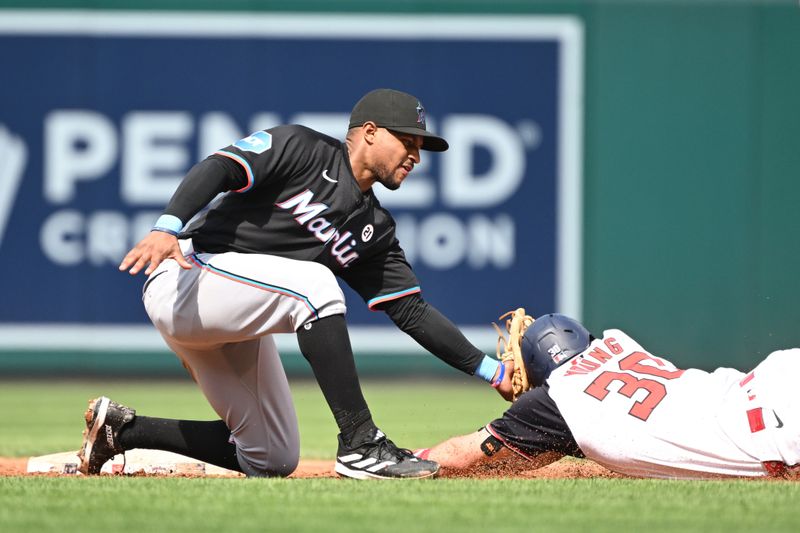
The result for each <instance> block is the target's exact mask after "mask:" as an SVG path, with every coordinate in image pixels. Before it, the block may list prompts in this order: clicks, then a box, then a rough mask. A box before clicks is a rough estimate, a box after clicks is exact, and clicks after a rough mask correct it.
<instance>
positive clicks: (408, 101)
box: [349, 89, 449, 152]
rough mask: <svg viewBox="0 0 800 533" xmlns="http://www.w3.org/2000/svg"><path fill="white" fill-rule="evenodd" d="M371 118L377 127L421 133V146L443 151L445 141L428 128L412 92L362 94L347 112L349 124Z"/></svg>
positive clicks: (355, 123)
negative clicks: (351, 109)
mask: <svg viewBox="0 0 800 533" xmlns="http://www.w3.org/2000/svg"><path fill="white" fill-rule="evenodd" d="M365 122H373V123H374V124H375V125H376V126H378V127H379V128H386V129H387V130H391V131H394V132H397V133H408V134H410V135H419V136H420V137H422V149H423V150H430V151H432V152H444V151H445V150H447V149H448V148H449V145H448V144H447V141H445V140H444V139H443V138H441V137H439V136H438V135H434V134H433V133H431V132H429V131H428V130H427V127H426V125H425V108H424V107H422V103H421V102H420V101H419V99H418V98H416V97H415V96H411V95H410V94H408V93H404V92H401V91H395V90H394V89H375V90H374V91H370V92H368V93H367V94H365V95H364V96H363V97H362V98H361V100H359V101H358V103H356V105H355V107H353V112H352V113H350V126H349V128H357V127H359V126H363V125H364V123H365Z"/></svg>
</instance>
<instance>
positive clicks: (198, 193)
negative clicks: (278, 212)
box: [119, 156, 247, 276]
mask: <svg viewBox="0 0 800 533" xmlns="http://www.w3.org/2000/svg"><path fill="white" fill-rule="evenodd" d="M246 182H247V177H246V175H245V173H244V171H243V170H242V169H241V167H239V166H237V165H235V164H234V163H231V162H229V161H227V160H225V159H224V158H222V157H220V156H210V157H209V158H207V159H205V160H203V161H201V162H199V163H197V164H196V165H195V166H193V167H192V169H191V170H190V171H189V173H188V174H186V177H185V178H183V181H181V184H180V185H179V186H178V189H177V190H176V191H175V193H174V194H173V195H172V199H170V201H169V204H168V205H167V208H166V209H165V210H164V214H163V215H162V216H161V217H159V219H158V221H156V224H155V226H154V227H153V230H155V231H151V232H150V233H149V234H147V235H146V236H145V237H144V238H143V239H142V240H141V241H139V243H138V244H136V246H134V247H133V248H132V249H131V251H129V252H128V254H127V255H126V256H125V258H124V259H123V260H122V262H121V263H120V265H119V269H120V270H123V271H124V270H128V269H130V271H129V272H130V273H131V274H132V275H135V274H137V273H139V271H140V270H141V269H142V268H144V267H145V265H148V264H149V266H148V267H147V270H145V272H144V273H145V275H148V276H149V275H150V274H151V273H152V272H153V271H154V270H155V269H156V268H157V267H158V265H159V264H161V262H162V261H164V260H165V259H174V260H176V261H177V262H178V264H180V265H181V267H183V268H185V269H190V268H192V265H191V263H189V262H188V261H187V260H186V259H185V258H184V257H183V254H182V253H181V250H180V247H179V246H178V237H177V236H178V233H179V232H180V230H181V229H182V228H183V225H184V224H185V223H186V222H188V221H189V219H190V218H192V217H193V216H194V215H195V214H196V213H197V212H198V211H200V210H201V209H202V208H203V207H205V206H206V205H208V203H209V202H210V201H211V200H213V199H214V197H215V196H216V195H217V194H219V193H220V192H223V191H227V190H232V189H234V188H236V187H239V186H241V185H242V183H246Z"/></svg>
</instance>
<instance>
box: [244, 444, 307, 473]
mask: <svg viewBox="0 0 800 533" xmlns="http://www.w3.org/2000/svg"><path fill="white" fill-rule="evenodd" d="M236 457H237V459H238V460H239V466H241V467H242V472H244V473H245V474H247V475H248V476H249V477H287V476H289V475H290V474H291V473H292V472H294V471H295V470H296V469H297V465H298V463H299V462H300V450H294V449H293V450H290V449H286V448H283V449H276V450H270V453H268V454H267V453H255V454H253V453H249V454H247V455H246V456H245V454H244V453H243V452H242V450H240V449H237V450H236Z"/></svg>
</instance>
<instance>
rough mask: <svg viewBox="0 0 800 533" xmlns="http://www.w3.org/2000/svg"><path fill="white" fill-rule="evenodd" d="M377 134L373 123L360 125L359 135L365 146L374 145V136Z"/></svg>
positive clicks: (376, 127)
mask: <svg viewBox="0 0 800 533" xmlns="http://www.w3.org/2000/svg"><path fill="white" fill-rule="evenodd" d="M377 133H378V126H377V125H376V124H375V123H374V122H365V123H363V124H362V125H361V135H362V136H363V137H364V140H365V141H366V142H367V144H374V143H375V136H376V134H377Z"/></svg>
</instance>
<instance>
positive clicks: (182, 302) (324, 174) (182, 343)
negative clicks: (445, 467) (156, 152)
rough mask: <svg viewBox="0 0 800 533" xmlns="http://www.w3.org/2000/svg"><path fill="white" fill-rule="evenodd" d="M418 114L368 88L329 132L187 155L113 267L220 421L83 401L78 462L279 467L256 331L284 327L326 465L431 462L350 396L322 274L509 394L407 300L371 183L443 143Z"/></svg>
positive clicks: (275, 471) (276, 133) (272, 383)
mask: <svg viewBox="0 0 800 533" xmlns="http://www.w3.org/2000/svg"><path fill="white" fill-rule="evenodd" d="M447 148H448V145H447V142H446V141H445V140H444V139H442V138H441V137H437V136H436V135H434V134H432V133H430V132H428V131H427V130H426V125H425V109H424V108H423V106H422V104H421V103H420V102H419V100H418V99H417V98H415V97H413V96H411V95H409V94H406V93H403V92H399V91H395V90H391V89H378V90H375V91H372V92H370V93H368V94H367V95H365V96H364V97H363V98H362V99H361V100H359V102H358V103H357V104H356V105H355V107H354V108H353V111H352V114H351V117H350V126H349V129H348V132H347V137H346V140H345V142H344V143H343V142H341V141H338V140H336V139H333V138H331V137H328V136H326V135H323V134H321V133H319V132H316V131H313V130H311V129H308V128H305V127H302V126H279V127H276V128H272V129H269V130H265V131H259V132H256V133H253V134H252V135H250V136H249V137H246V138H244V139H241V140H239V141H237V142H235V143H234V144H232V145H231V146H228V147H227V148H224V149H222V150H220V151H218V152H216V153H215V154H213V155H211V156H209V157H208V158H206V159H205V160H204V161H202V162H200V163H198V164H197V165H195V166H194V167H193V168H192V169H191V170H190V171H189V173H188V174H187V176H186V177H185V179H184V180H183V181H182V183H181V184H180V186H179V187H178V189H177V191H176V192H175V194H174V196H173V197H172V199H171V200H170V202H169V205H168V206H167V208H166V209H165V211H164V214H163V215H162V216H161V217H160V218H159V219H158V221H157V222H156V225H155V227H154V228H153V231H152V232H151V233H150V234H149V235H148V236H147V237H145V238H144V239H143V240H142V241H141V242H139V243H138V244H137V245H136V247H134V248H133V249H132V250H131V251H130V252H129V253H128V255H126V256H125V258H124V259H123V261H122V263H121V264H120V270H123V271H125V270H127V271H129V272H130V273H131V274H136V273H138V272H139V271H141V270H142V269H145V267H146V269H145V271H144V272H145V274H146V275H148V279H147V281H146V283H145V286H144V296H143V299H144V304H145V308H146V310H147V312H148V315H149V316H150V318H151V320H152V321H153V324H154V325H155V326H156V328H158V330H159V332H160V333H161V335H162V336H163V338H164V340H165V341H166V343H167V344H168V345H169V347H170V348H171V349H172V350H173V351H174V352H175V353H176V354H177V355H178V357H179V358H180V359H181V362H182V363H183V365H184V366H185V367H186V368H187V370H188V371H189V373H190V374H191V376H192V377H193V378H194V380H195V381H196V382H197V383H198V385H199V386H200V388H201V390H202V392H203V394H204V395H205V396H206V398H207V399H208V401H209V402H210V404H211V406H212V407H213V408H214V410H215V411H216V413H217V414H218V415H219V417H220V418H221V420H217V421H209V422H197V421H185V420H168V419H160V418H152V417H145V416H141V415H136V414H135V413H134V411H133V410H132V409H129V408H127V407H125V406H122V405H119V404H117V403H116V402H112V401H111V400H109V399H108V398H106V397H101V398H97V399H96V400H93V401H92V402H90V406H89V410H88V411H87V413H86V434H85V438H84V443H83V446H82V448H81V450H80V451H79V455H80V457H81V467H80V468H81V471H82V472H84V473H88V474H94V473H98V472H99V471H100V468H101V467H102V465H103V463H104V462H106V461H107V460H108V459H110V458H111V457H113V456H114V455H115V454H117V453H121V452H123V451H124V450H128V449H133V448H151V449H160V450H167V451H172V452H176V453H180V454H183V455H187V456H189V457H193V458H196V459H200V460H202V461H206V462H208V463H211V464H215V465H219V466H222V467H225V468H229V469H232V470H237V471H240V472H244V473H245V474H247V475H250V476H286V475H289V474H290V473H291V472H292V471H293V470H294V469H295V468H296V465H297V462H298V455H299V435H298V428H297V417H296V415H295V411H294V406H293V403H292V398H291V395H290V391H289V387H288V383H287V380H286V376H285V374H284V371H283V368H282V366H281V363H280V359H279V357H278V353H277V351H276V348H275V343H274V341H273V339H272V334H275V333H290V332H296V333H297V338H298V343H299V346H300V350H301V351H302V353H303V355H304V356H305V358H306V359H307V360H308V361H309V363H310V365H311V368H312V370H313V372H314V376H315V377H316V379H317V382H318V383H319V385H320V388H321V390H322V392H323V395H324V396H325V399H326V401H327V402H328V404H329V406H330V408H331V410H332V412H333V415H334V418H335V419H336V423H337V425H338V427H339V430H340V434H339V438H338V440H339V445H338V451H337V461H336V471H337V472H338V473H339V474H341V475H344V476H348V477H353V478H359V479H363V478H422V477H429V476H433V475H435V474H436V473H437V471H438V469H439V466H438V464H437V463H435V462H433V461H427V460H421V459H419V458H417V457H414V456H413V454H411V453H410V452H409V451H408V450H404V449H402V448H398V447H397V446H395V445H394V444H393V443H392V441H391V440H389V439H388V438H387V437H386V436H385V435H384V434H383V433H382V432H381V431H380V430H379V429H378V428H377V427H376V425H375V423H374V422H373V420H372V416H371V414H370V411H369V409H368V407H367V404H366V401H365V400H364V397H363V395H362V393H361V388H360V385H359V380H358V376H357V374H356V369H355V365H354V362H353V354H352V350H351V347H350V341H349V338H348V335H347V328H346V324H345V319H344V313H345V302H344V296H343V294H342V291H341V289H340V287H339V285H338V283H337V280H336V277H339V278H341V279H342V280H344V281H345V282H346V283H347V284H348V285H350V286H351V287H352V288H353V289H354V290H355V291H356V292H357V293H358V294H359V295H361V297H362V298H363V299H364V301H365V302H366V303H367V305H368V306H369V307H370V308H371V309H374V310H381V311H384V312H385V313H387V314H388V316H389V317H390V318H391V319H392V321H393V322H394V323H395V324H397V326H398V327H399V328H400V329H402V330H403V331H405V332H406V333H407V334H409V335H410V336H411V337H413V338H414V339H415V340H416V341H417V342H418V343H420V344H421V345H422V346H423V347H424V348H426V349H427V350H428V351H430V352H431V353H433V354H434V355H436V356H437V357H439V358H441V359H442V360H444V361H445V362H447V363H448V364H450V365H452V366H454V367H455V368H458V369H459V370H462V371H463V372H466V373H468V374H472V375H477V376H479V377H481V378H483V379H484V380H486V381H488V382H490V383H492V385H493V386H495V388H496V389H497V390H498V392H500V394H501V395H503V396H505V397H508V396H509V395H510V394H511V388H510V384H509V383H508V380H504V379H503V376H504V372H505V367H504V366H503V365H500V364H499V363H498V362H497V361H496V360H495V359H494V358H491V357H488V356H486V355H485V354H484V353H482V352H481V351H480V350H479V349H477V348H476V347H474V346H473V345H472V344H471V343H470V342H469V341H468V340H467V339H466V338H465V337H464V336H463V335H462V334H461V333H460V332H459V330H458V329H457V328H456V327H455V326H454V325H453V324H452V323H451V322H450V321H449V320H447V319H446V318H445V317H444V316H443V315H442V314H441V313H439V312H438V311H437V310H436V309H435V308H434V307H432V306H431V305H430V304H428V303H427V302H425V301H424V300H423V299H422V297H421V289H420V283H419V282H418V281H417V279H416V277H415V275H414V272H413V270H412V269H411V267H410V265H409V264H408V262H407V261H406V258H405V255H404V253H403V250H402V249H401V247H400V244H399V242H398V240H397V238H396V236H395V222H394V220H393V219H392V217H391V215H390V214H389V212H388V211H386V210H385V209H383V208H382V207H381V205H380V203H379V202H378V200H377V199H376V197H375V195H374V194H373V192H372V186H373V184H375V183H376V182H378V183H380V184H382V185H383V186H384V187H386V188H388V189H391V190H394V189H397V188H398V187H400V185H401V184H402V182H403V181H404V180H405V179H406V177H407V176H408V174H409V173H410V172H411V171H412V170H413V168H414V166H415V165H417V164H418V163H419V161H420V150H429V151H439V152H441V151H444V150H447Z"/></svg>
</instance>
